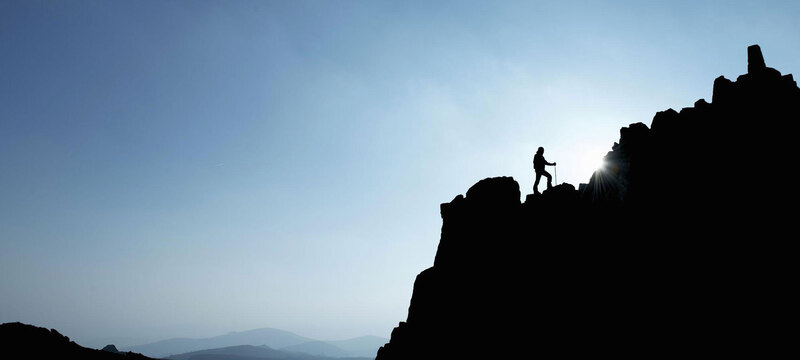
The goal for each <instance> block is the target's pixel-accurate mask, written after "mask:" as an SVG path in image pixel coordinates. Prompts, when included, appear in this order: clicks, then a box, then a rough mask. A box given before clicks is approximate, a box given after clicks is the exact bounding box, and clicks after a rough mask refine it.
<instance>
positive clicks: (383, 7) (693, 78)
mask: <svg viewBox="0 0 800 360" xmlns="http://www.w3.org/2000/svg"><path fill="white" fill-rule="evenodd" d="M799 8H800V5H798V3H797V2H791V1H785V2H771V1H749V2H737V1H683V2H681V1H670V2H666V1H665V2H647V1H614V2H599V1H591V2H573V1H559V2H535V1H531V2H517V1H514V2H503V1H458V2H450V1H437V2H429V1H398V2H384V1H363V2H362V1H253V2H251V1H197V2H188V1H128V2H124V1H88V0H87V1H0V199H2V201H0V294H2V296H0V321H2V322H7V321H22V322H26V323H32V324H35V325H39V326H47V327H53V328H57V329H59V331H62V332H63V333H65V334H67V335H68V336H70V337H72V338H74V339H76V340H78V341H79V342H80V341H86V342H89V341H92V340H93V339H98V338H107V337H108V338H120V339H123V340H120V341H121V342H122V343H123V345H124V342H126V341H128V342H130V343H131V344H132V343H135V342H137V341H147V340H156V339H161V338H166V337H173V336H208V335H217V334H221V333H226V332H228V331H234V330H247V329H252V328H258V327H276V328H281V329H286V330H290V331H295V332H297V333H299V334H302V335H306V336H311V337H316V338H320V339H342V338H347V337H354V336H360V335H367V334H371V335H379V336H384V337H388V336H389V334H390V332H391V330H392V327H393V326H396V324H397V322H398V321H402V320H405V317H406V310H407V307H408V301H409V299H410V296H411V290H412V285H413V281H414V277H415V276H416V274H417V273H419V272H420V271H421V270H423V269H425V268H427V267H429V266H430V265H432V263H433V257H434V255H435V251H436V246H437V244H438V239H439V230H440V226H441V222H440V218H439V212H438V211H439V204H440V203H443V202H448V201H450V200H451V199H452V198H453V197H455V196H456V195H458V194H462V193H465V192H466V190H467V189H468V188H469V186H471V185H472V184H474V183H475V182H476V181H478V180H480V179H483V178H486V177H491V176H501V175H507V176H513V177H514V178H515V179H517V181H519V182H520V186H521V188H522V191H523V194H525V193H530V192H531V186H532V184H533V177H532V171H531V158H532V156H533V154H534V153H535V151H536V148H537V147H539V146H544V147H545V149H546V152H545V157H546V158H547V159H548V160H550V161H557V162H558V163H559V166H558V169H557V171H558V180H559V182H569V183H572V184H574V185H576V186H577V185H578V183H580V182H586V181H588V179H589V177H590V175H591V172H592V170H593V168H594V167H595V166H597V165H598V164H599V161H600V160H601V158H602V156H603V155H604V154H605V152H607V151H608V150H610V147H611V145H612V144H613V142H614V141H616V140H618V137H619V128H620V127H622V126H626V125H628V124H630V123H634V122H644V123H646V124H648V125H649V123H650V120H651V119H652V117H653V115H654V114H655V112H657V111H661V110H665V109H667V108H670V107H671V108H675V109H680V108H681V107H686V106H691V105H692V104H693V103H694V101H695V100H697V99H699V98H705V99H706V100H709V101H710V99H711V88H712V83H713V80H714V78H716V77H717V76H719V75H725V76H726V77H728V78H731V79H735V78H736V76H738V75H740V74H743V73H745V72H746V65H747V63H746V47H747V46H748V45H751V44H756V43H757V44H760V45H761V47H762V49H763V51H764V56H765V59H766V62H767V65H768V66H771V67H774V68H777V69H778V70H780V71H782V72H784V73H792V72H797V71H798V70H800V69H799V68H798V62H797V59H799V58H800V57H799V56H798V55H800V46H798V44H800V22H798V15H800V9H799ZM684 180H687V181H689V180H691V179H684ZM476 266H479V264H476ZM127 345H130V344H127Z"/></svg>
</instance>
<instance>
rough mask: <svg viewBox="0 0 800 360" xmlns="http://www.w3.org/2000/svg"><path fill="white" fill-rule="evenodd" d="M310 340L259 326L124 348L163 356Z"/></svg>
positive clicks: (291, 343) (279, 344) (272, 345)
mask: <svg viewBox="0 0 800 360" xmlns="http://www.w3.org/2000/svg"><path fill="white" fill-rule="evenodd" d="M310 341H314V339H310V338H307V337H304V336H300V335H297V334H295V333H292V332H289V331H285V330H279V329H273V328H260V329H253V330H248V331H234V332H230V333H227V334H225V335H219V336H214V337H209V338H201V339H188V338H174V339H167V340H161V341H157V342H153V343H149V344H143V345H136V346H130V347H126V348H124V350H129V351H135V352H140V353H142V354H146V355H148V356H152V357H165V356H169V355H174V354H183V353H188V352H192V351H198V350H205V349H215V348H222V347H229V346H237V345H266V346H269V347H271V348H274V349H278V348H283V347H287V346H293V345H298V344H303V343H307V342H310Z"/></svg>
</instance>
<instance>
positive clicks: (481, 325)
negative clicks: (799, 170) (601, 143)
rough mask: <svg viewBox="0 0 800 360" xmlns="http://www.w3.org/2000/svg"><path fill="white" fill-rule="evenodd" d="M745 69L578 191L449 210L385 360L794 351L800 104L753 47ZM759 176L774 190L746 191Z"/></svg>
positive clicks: (506, 195)
mask: <svg viewBox="0 0 800 360" xmlns="http://www.w3.org/2000/svg"><path fill="white" fill-rule="evenodd" d="M748 62H749V64H748V67H749V70H748V74H745V75H742V76H739V77H738V78H737V81H736V82H731V81H730V80H727V79H725V78H723V77H719V78H717V79H716V80H715V81H714V96H713V98H712V102H711V103H710V104H709V103H707V102H706V101H704V100H702V99H701V100H698V101H697V102H696V103H695V104H694V106H693V107H691V108H684V109H682V110H681V111H680V112H676V111H674V110H672V109H670V110H666V111H663V112H659V113H657V114H656V115H655V117H654V118H653V122H652V125H651V127H650V128H648V127H647V126H646V125H645V124H643V123H636V124H631V125H630V126H628V127H625V128H622V129H621V130H620V139H619V141H618V142H617V143H615V144H614V146H613V147H612V151H610V152H609V153H608V154H607V155H606V157H605V163H606V166H605V168H604V169H603V170H601V171H597V172H595V173H594V174H593V175H592V177H591V179H590V180H589V183H587V184H581V186H580V191H576V190H575V188H574V187H572V185H568V184H565V185H559V186H556V187H554V188H553V189H550V190H547V191H545V192H544V193H542V195H538V196H527V198H526V201H525V202H524V203H523V204H520V203H519V187H518V185H517V184H516V182H514V181H513V179H511V178H491V179H485V180H482V181H481V182H479V183H478V184H476V185H475V186H473V187H472V188H470V190H469V191H468V192H467V196H466V197H463V196H458V197H456V198H455V199H454V200H453V201H452V202H450V203H448V204H442V207H441V210H442V211H441V213H442V221H443V224H442V235H441V240H440V242H439V248H438V250H437V253H436V259H435V261H434V265H433V266H432V267H431V268H429V269H426V270H424V271H422V272H421V273H420V274H419V276H418V277H417V279H416V281H415V284H414V291H413V294H412V298H411V304H410V306H409V313H408V318H407V320H406V321H405V322H402V323H400V325H399V326H398V327H397V328H396V329H395V331H393V333H392V337H391V340H390V342H389V343H388V344H386V345H385V346H384V347H383V348H381V350H380V351H379V352H378V360H392V359H451V358H452V359H459V358H466V359H473V358H474V359H480V358H499V359H502V358H519V357H523V356H524V357H533V356H542V357H587V356H594V357H596V356H614V357H622V358H634V357H635V358H641V357H653V356H665V355H666V356H687V355H688V354H691V355H700V354H702V355H705V356H749V357H774V356H777V354H783V353H787V352H788V351H791V350H792V349H790V348H789V346H790V345H791V344H793V342H794V339H793V338H791V333H790V332H789V331H787V330H785V323H787V321H788V320H785V319H786V316H787V314H790V313H792V312H793V311H794V310H793V309H794V307H795V306H796V305H795V304H796V303H797V301H798V297H797V295H795V294H794V291H793V290H794V289H793V287H792V286H791V284H794V283H795V282H796V279H795V276H794V273H795V271H794V264H795V262H796V260H795V258H796V255H795V254H796V250H795V246H794V240H792V239H793V238H792V237H791V235H790V234H791V233H793V230H794V229H791V228H789V225H790V224H792V223H793V222H792V220H794V219H793V213H792V212H791V211H786V210H785V209H786V207H787V206H792V205H794V204H796V201H797V195H795V194H794V192H792V191H791V189H789V188H788V186H780V184H784V183H785V184H791V182H790V181H791V180H793V179H794V176H793V174H792V173H790V171H789V170H790V169H789V167H788V166H787V165H786V164H790V163H792V162H791V161H792V160H794V159H795V158H796V156H795V155H796V153H797V150H796V149H795V148H794V146H793V144H794V143H795V141H796V140H795V136H794V133H793V131H789V130H788V129H789V126H790V125H792V124H793V122H794V121H796V120H797V119H798V118H800V89H798V88H797V86H796V83H794V80H793V78H791V77H787V76H780V73H779V72H778V71H777V70H774V69H771V68H767V67H766V65H765V64H764V62H763V56H762V55H761V51H760V49H758V48H757V47H751V48H748ZM776 74H777V75H776ZM760 170H763V171H764V172H767V171H768V173H769V174H770V175H772V178H774V179H777V181H776V182H770V183H769V184H770V185H774V186H760V187H756V188H748V187H747V186H746V184H747V183H746V182H745V180H746V179H749V180H755V181H758V182H759V183H764V182H765V181H764V180H763V179H762V178H761V177H759V173H760ZM787 234H789V235H787ZM788 323H791V322H790V321H788Z"/></svg>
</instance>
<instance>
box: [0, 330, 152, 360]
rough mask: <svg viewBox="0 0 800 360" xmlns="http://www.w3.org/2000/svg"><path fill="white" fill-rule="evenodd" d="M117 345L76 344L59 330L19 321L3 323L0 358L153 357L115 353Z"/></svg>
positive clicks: (125, 359) (101, 359)
mask: <svg viewBox="0 0 800 360" xmlns="http://www.w3.org/2000/svg"><path fill="white" fill-rule="evenodd" d="M111 348H113V350H116V347H114V345H109V346H106V348H104V349H103V350H96V349H89V348H85V347H83V346H80V345H78V344H76V343H75V342H74V341H70V339H69V338H68V337H66V336H64V335H61V334H60V333H59V332H58V331H56V330H55V329H51V330H48V329H45V328H42V327H37V326H33V325H27V324H23V323H19V322H15V323H5V324H0V358H3V359H87V360H94V359H97V360H152V359H150V358H149V357H146V356H144V355H142V354H137V353H132V352H127V353H123V352H118V351H116V352H114V351H109V350H110V349H111Z"/></svg>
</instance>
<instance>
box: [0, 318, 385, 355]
mask: <svg viewBox="0 0 800 360" xmlns="http://www.w3.org/2000/svg"><path fill="white" fill-rule="evenodd" d="M240 341H243V342H256V343H258V342H262V343H267V344H273V346H275V344H278V345H286V346H282V349H275V348H273V347H271V346H267V345H258V346H256V345H247V344H244V345H243V344H238V345H235V346H225V345H222V346H219V345H218V344H223V343H226V342H240ZM386 341H387V339H384V338H380V337H377V336H363V337H358V338H354V339H349V340H341V341H332V342H324V341H318V340H312V339H309V338H306V337H302V336H300V335H297V334H293V333H291V332H288V331H283V330H278V329H270V328H264V329H255V330H250V331H244V332H233V333H229V334H226V335H222V336H216V337H212V338H208V339H170V340H164V341H159V342H157V343H153V344H147V345H142V346H139V347H136V346H134V347H133V348H140V347H141V348H145V349H151V351H153V350H158V349H160V350H159V351H175V352H174V354H175V355H170V356H163V355H154V356H152V357H153V358H167V359H173V360H201V359H202V360H284V359H285V360H368V359H374V358H375V355H376V354H377V349H378V348H379V347H380V346H381V345H383V344H384V343H385V342H386ZM298 342H299V343H298ZM287 344H289V345H287ZM190 346H200V347H205V348H202V349H199V350H190V351H180V350H177V349H180V348H186V347H190ZM14 357H25V358H34V359H62V358H63V359H109V360H114V359H120V360H121V359H133V360H149V359H150V358H149V357H146V356H144V355H142V354H140V353H136V352H132V351H130V350H129V349H123V350H122V351H119V350H117V348H116V347H115V346H114V345H112V344H109V345H107V346H105V347H104V348H103V349H102V350H97V349H92V348H87V347H83V346H80V345H78V344H76V343H75V342H74V341H71V340H70V339H69V338H68V337H66V336H64V335H61V334H60V333H59V332H58V331H56V330H55V329H50V330H48V329H46V328H42V327H37V326H33V325H27V324H23V323H18V322H16V323H5V324H1V325H0V358H3V359H5V358H14Z"/></svg>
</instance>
